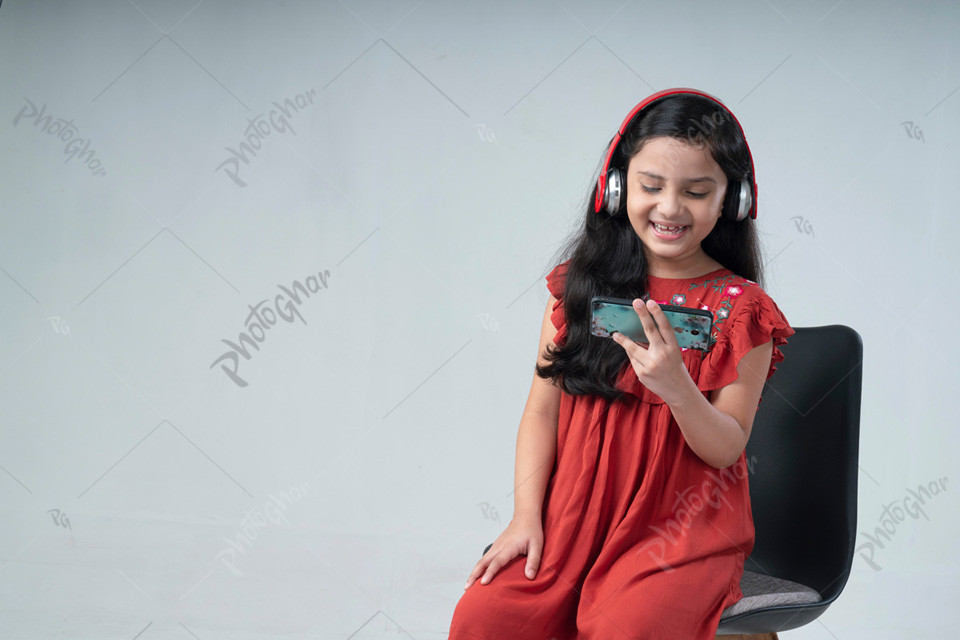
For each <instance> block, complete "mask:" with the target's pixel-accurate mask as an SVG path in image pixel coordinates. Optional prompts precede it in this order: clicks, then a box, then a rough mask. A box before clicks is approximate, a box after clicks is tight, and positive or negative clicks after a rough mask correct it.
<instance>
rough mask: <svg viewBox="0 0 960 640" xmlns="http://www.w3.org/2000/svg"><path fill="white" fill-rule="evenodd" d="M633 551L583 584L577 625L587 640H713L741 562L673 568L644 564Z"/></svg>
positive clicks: (716, 560) (718, 559)
mask: <svg viewBox="0 0 960 640" xmlns="http://www.w3.org/2000/svg"><path fill="white" fill-rule="evenodd" d="M635 559H636V554H633V553H627V554H625V555H624V556H621V557H620V558H619V559H617V561H615V562H613V563H612V564H611V565H609V566H608V567H606V568H604V567H603V566H602V565H599V564H598V566H597V567H595V568H596V569H599V570H598V571H591V572H590V573H589V574H588V575H587V578H586V581H585V582H584V585H583V590H582V597H581V600H580V607H579V611H578V613H577V627H578V629H579V630H580V633H581V636H580V638H582V640H608V639H609V640H621V639H622V640H675V639H676V638H684V639H686V640H713V639H714V637H715V635H716V631H717V624H718V623H719V621H720V614H721V613H722V612H723V608H724V607H726V606H728V605H729V604H731V602H732V597H731V595H730V585H731V576H733V575H735V572H736V571H737V567H738V559H737V557H736V556H734V555H726V556H713V557H708V558H703V559H700V560H695V561H691V562H687V563H685V564H681V565H679V566H676V567H671V568H669V570H663V569H659V568H650V567H642V566H638V564H637V562H636V561H635Z"/></svg>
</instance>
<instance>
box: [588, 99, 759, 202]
mask: <svg viewBox="0 0 960 640" xmlns="http://www.w3.org/2000/svg"><path fill="white" fill-rule="evenodd" d="M678 93H687V94H692V95H696V96H702V97H704V98H707V99H708V100H711V101H712V102H715V103H716V104H717V105H719V106H720V107H721V108H722V109H723V110H724V111H726V112H727V113H728V114H729V115H730V117H731V118H733V121H734V122H736V123H737V127H738V128H739V129H740V135H741V136H743V144H744V146H746V147H747V156H748V157H749V158H750V175H749V176H747V177H748V178H749V181H747V180H741V181H740V182H739V185H737V184H735V183H732V184H728V185H727V189H728V190H729V189H730V188H731V187H733V188H734V189H735V191H734V192H733V193H731V194H729V197H728V198H725V199H724V209H723V214H722V215H723V216H724V217H726V218H729V219H731V220H737V221H739V220H743V219H744V218H746V217H747V216H748V215H749V216H750V217H751V218H753V219H756V217H757V181H756V178H755V177H754V176H755V173H754V169H753V154H751V153H750V147H749V146H747V137H746V136H745V135H744V134H743V127H741V126H740V122H739V121H738V120H737V117H736V116H735V115H733V113H732V112H731V111H730V110H729V109H727V107H726V105H724V104H723V103H722V102H720V101H719V100H718V99H717V98H715V97H713V96H711V95H710V94H708V93H704V92H702V91H697V90H696V89H687V88H683V87H678V88H675V89H664V90H663V91H658V92H657V93H655V94H653V95H652V96H649V97H648V98H646V99H645V100H644V101H643V102H641V103H640V104H638V105H637V106H635V107H634V108H633V111H631V112H630V113H629V114H628V115H627V117H626V119H624V121H623V124H621V125H620V128H619V129H618V130H617V133H616V135H614V136H613V140H611V141H610V147H609V148H608V149H607V155H606V157H605V158H604V160H603V167H602V168H601V169H600V176H599V177H598V178H597V189H596V198H595V200H594V203H593V210H594V211H595V212H597V213H600V212H601V211H606V212H607V213H608V214H610V215H614V214H616V213H617V211H619V209H620V203H621V200H622V199H623V192H624V188H623V185H624V177H623V173H622V172H621V170H620V169H619V168H616V167H615V168H613V169H610V160H611V158H613V153H614V151H616V149H617V145H618V144H620V139H621V138H622V137H623V132H624V131H626V129H627V126H628V125H629V124H630V123H631V122H632V121H633V119H634V118H635V117H636V116H637V115H639V114H640V112H641V111H643V110H644V109H645V108H647V107H648V106H649V105H650V104H651V103H653V102H656V101H657V100H660V99H661V98H664V97H666V96H669V95H674V94H678ZM737 187H739V189H738V188H737Z"/></svg>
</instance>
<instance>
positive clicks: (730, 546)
mask: <svg viewBox="0 0 960 640" xmlns="http://www.w3.org/2000/svg"><path fill="white" fill-rule="evenodd" d="M568 264H569V261H568V262H564V263H562V264H560V265H558V266H556V267H555V268H554V269H553V271H551V272H550V274H549V275H548V276H547V278H546V279H547V287H548V289H549V290H550V292H551V293H552V294H553V295H554V297H555V298H557V300H558V302H557V304H556V305H555V306H554V308H553V313H552V316H551V319H552V321H553V324H554V325H555V326H556V327H557V335H556V338H555V340H554V342H555V343H556V344H558V345H562V344H563V343H564V341H565V339H566V335H567V330H566V323H565V318H564V311H563V297H562V296H563V280H564V275H565V273H566V269H567V266H568ZM648 288H649V294H648V296H647V297H649V298H653V299H654V300H655V301H656V302H658V303H665V304H673V305H677V306H685V307H693V308H701V309H707V310H709V311H711V312H712V313H713V316H714V331H713V335H712V338H713V339H714V342H713V345H712V347H711V349H710V351H709V352H707V353H704V352H702V351H697V350H693V349H685V350H683V351H682V357H683V362H684V364H685V365H686V367H687V370H688V371H689V372H690V376H691V377H692V378H693V380H694V381H695V382H696V383H697V387H698V388H699V389H700V390H701V391H702V392H704V395H706V396H707V397H708V398H709V393H708V392H710V391H711V390H714V389H720V388H721V387H723V386H725V385H727V384H729V383H730V382H732V381H734V380H736V378H737V370H736V367H737V363H738V362H739V361H740V358H741V357H742V356H743V355H744V354H746V353H747V352H748V351H750V349H752V348H753V347H755V346H758V345H761V344H764V343H766V342H769V341H770V340H771V339H772V340H773V358H772V361H771V363H770V369H769V371H768V373H767V377H768V378H769V377H770V375H772V374H773V372H774V369H775V368H776V367H775V363H777V362H780V361H782V360H783V354H782V353H781V352H780V349H779V348H778V347H779V346H780V345H782V344H785V343H786V338H787V337H788V336H790V335H792V334H793V329H791V328H790V325H789V324H788V323H787V320H786V318H785V317H784V315H783V314H782V313H781V311H780V309H779V308H778V307H777V305H776V303H774V301H773V300H772V299H771V298H770V297H769V296H768V295H767V294H766V293H765V292H764V291H763V290H762V289H761V288H760V286H759V285H758V284H756V283H755V282H752V281H749V280H746V279H744V278H741V277H739V276H736V275H734V274H733V273H732V272H730V271H729V270H727V269H718V270H716V271H713V272H711V273H708V274H706V275H703V276H700V277H697V278H689V279H668V278H658V277H654V276H651V277H650V278H649V282H648ZM616 386H617V388H618V389H621V390H623V391H626V392H627V395H624V396H623V397H622V398H621V399H620V400H617V401H614V402H611V401H608V400H605V399H603V398H601V397H599V396H593V395H591V396H572V395H569V394H567V393H566V392H562V393H561V396H560V418H559V424H558V429H557V457H556V462H555V464H554V467H553V471H552V474H551V477H550V479H549V481H548V483H547V487H546V493H545V496H544V504H543V534H544V542H543V553H542V556H541V562H540V568H539V569H538V571H537V574H536V576H535V577H534V579H533V580H530V579H529V578H527V577H526V576H525V575H524V573H523V572H524V568H525V566H526V561H527V558H526V556H518V557H516V558H514V559H513V560H512V561H510V562H509V563H507V564H506V565H505V566H504V567H502V568H501V569H500V571H498V572H497V574H496V575H494V576H493V578H492V580H491V581H490V583H489V584H485V585H484V584H480V581H479V580H477V581H476V582H474V583H473V584H472V585H471V586H470V588H469V589H467V590H466V591H464V593H463V595H462V596H461V598H460V601H459V602H458V604H457V607H456V609H455V611H454V614H453V620H452V622H451V626H450V635H449V638H450V640H466V639H470V640H480V639H484V640H504V639H509V640H552V639H556V640H575V639H588V640H615V639H620V638H645V639H658V640H678V639H683V640H712V638H714V635H715V633H716V629H717V625H718V623H719V620H720V614H721V613H722V612H723V610H724V609H725V608H726V607H728V606H729V605H731V604H733V603H734V602H736V601H737V600H739V599H740V597H741V593H740V577H741V574H742V572H743V561H744V559H745V558H746V556H748V555H749V554H750V551H751V549H752V548H753V539H754V530H753V517H752V514H751V511H750V494H749V493H748V484H747V473H748V465H747V460H746V455H745V453H744V454H741V455H740V458H739V459H738V460H737V462H736V463H734V464H733V465H731V466H730V467H727V468H725V469H714V468H713V467H711V466H710V465H708V464H707V463H705V462H703V461H702V460H701V459H700V458H699V457H698V456H697V455H696V454H695V453H694V452H693V451H692V450H691V449H690V448H689V447H688V446H687V444H686V441H685V440H684V438H683V434H682V433H681V431H680V427H679V426H678V425H677V423H676V420H674V418H673V415H672V414H671V412H670V408H669V406H668V405H667V404H665V403H664V402H663V400H661V399H660V397H659V396H657V395H656V394H654V393H653V392H651V391H650V390H649V389H647V388H646V387H644V386H643V384H641V382H640V381H639V379H638V378H637V375H636V372H635V371H634V370H633V367H632V366H631V364H630V362H629V361H628V362H626V363H625V364H624V366H623V369H622V370H621V371H620V373H619V375H618V378H617V382H616Z"/></svg>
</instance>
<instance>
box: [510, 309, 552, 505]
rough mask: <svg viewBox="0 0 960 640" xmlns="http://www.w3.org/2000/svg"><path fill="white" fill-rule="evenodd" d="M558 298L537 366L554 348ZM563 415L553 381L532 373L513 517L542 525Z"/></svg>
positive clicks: (519, 444)
mask: <svg viewBox="0 0 960 640" xmlns="http://www.w3.org/2000/svg"><path fill="white" fill-rule="evenodd" d="M556 301H557V300H556V298H554V297H553V296H550V301H549V302H548V303H547V309H546V311H545V312H544V314H543V324H542V326H541V329H540V345H539V347H538V351H537V354H538V355H537V363H538V364H540V365H546V364H547V362H546V361H545V360H544V359H543V354H544V352H545V350H546V348H547V346H548V345H550V346H554V342H553V339H554V338H555V337H556V335H557V329H556V327H554V326H553V322H551V321H550V315H551V313H552V311H553V305H554V304H555V303H556ZM559 415H560V388H559V387H558V386H556V385H554V384H553V382H552V381H551V380H545V379H543V378H541V377H540V376H538V375H537V374H536V373H534V374H533V383H532V384H531V385H530V395H529V396H528V397H527V404H526V407H524V409H523V416H522V417H521V418H520V428H519V429H518V430H517V457H516V470H515V472H514V496H513V514H514V517H515V518H517V517H520V518H525V517H530V518H535V519H536V520H537V522H540V516H541V510H542V508H543V497H544V494H545V493H546V488H547V481H548V480H549V478H550V472H551V471H552V470H553V463H554V460H555V459H556V455H557V423H558V420H559Z"/></svg>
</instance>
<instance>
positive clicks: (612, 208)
mask: <svg viewBox="0 0 960 640" xmlns="http://www.w3.org/2000/svg"><path fill="white" fill-rule="evenodd" d="M622 197H623V181H622V180H621V179H620V170H619V169H610V171H609V172H608V173H607V192H606V193H605V194H604V196H603V200H604V202H605V203H606V207H605V209H606V211H607V213H608V214H610V215H611V216H614V215H617V211H619V210H620V199H621V198H622Z"/></svg>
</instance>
